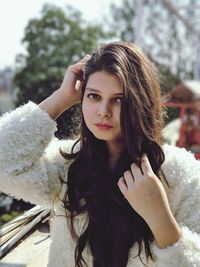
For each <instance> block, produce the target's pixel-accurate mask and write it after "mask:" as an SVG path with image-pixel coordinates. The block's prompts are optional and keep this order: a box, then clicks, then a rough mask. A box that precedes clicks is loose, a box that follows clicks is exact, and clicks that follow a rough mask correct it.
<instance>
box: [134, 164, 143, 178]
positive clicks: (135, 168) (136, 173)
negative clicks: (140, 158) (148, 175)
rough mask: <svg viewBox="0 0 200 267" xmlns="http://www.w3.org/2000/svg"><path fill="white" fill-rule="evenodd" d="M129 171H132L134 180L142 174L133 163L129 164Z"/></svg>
mask: <svg viewBox="0 0 200 267" xmlns="http://www.w3.org/2000/svg"><path fill="white" fill-rule="evenodd" d="M131 172H132V174H133V176H134V179H135V180H137V179H141V178H142V176H143V174H142V172H141V170H140V168H139V167H138V166H137V165H136V164H135V163H132V164H131Z"/></svg>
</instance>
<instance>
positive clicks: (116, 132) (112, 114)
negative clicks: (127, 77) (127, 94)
mask: <svg viewBox="0 0 200 267" xmlns="http://www.w3.org/2000/svg"><path fill="white" fill-rule="evenodd" d="M122 97H123V85H122V83H121V82H120V80H119V79H118V77H117V76H114V75H111V74H109V73H107V72H105V71H97V72H95V73H93V74H91V75H90V76H89V78H88V81H87V84H86V89H85V92H84V96H83V102H82V112H83V117H84V120H85V123H86V125H87V127H88V129H89V130H90V131H91V132H92V133H93V135H94V136H95V137H96V138H98V139H101V140H104V141H119V140H120V139H121V126H120V110H121V101H122Z"/></svg>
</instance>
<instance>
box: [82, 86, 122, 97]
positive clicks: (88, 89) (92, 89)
mask: <svg viewBox="0 0 200 267" xmlns="http://www.w3.org/2000/svg"><path fill="white" fill-rule="evenodd" d="M85 90H87V91H90V92H96V93H101V91H99V90H97V89H94V88H91V87H87V88H86V89H85ZM113 95H123V92H122V93H116V94H113Z"/></svg>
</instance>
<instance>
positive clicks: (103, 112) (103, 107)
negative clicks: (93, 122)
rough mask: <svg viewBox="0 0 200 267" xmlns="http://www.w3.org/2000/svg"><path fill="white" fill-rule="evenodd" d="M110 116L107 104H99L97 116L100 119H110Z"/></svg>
mask: <svg viewBox="0 0 200 267" xmlns="http://www.w3.org/2000/svg"><path fill="white" fill-rule="evenodd" d="M111 114H112V112H111V109H110V105H109V103H101V104H100V105H99V107H98V115H99V116H101V117H110V116H111Z"/></svg>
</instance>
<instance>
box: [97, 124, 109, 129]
mask: <svg viewBox="0 0 200 267" xmlns="http://www.w3.org/2000/svg"><path fill="white" fill-rule="evenodd" d="M96 127H97V128H98V129H100V130H110V129H111V128H113V127H112V126H110V125H103V124H96Z"/></svg>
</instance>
